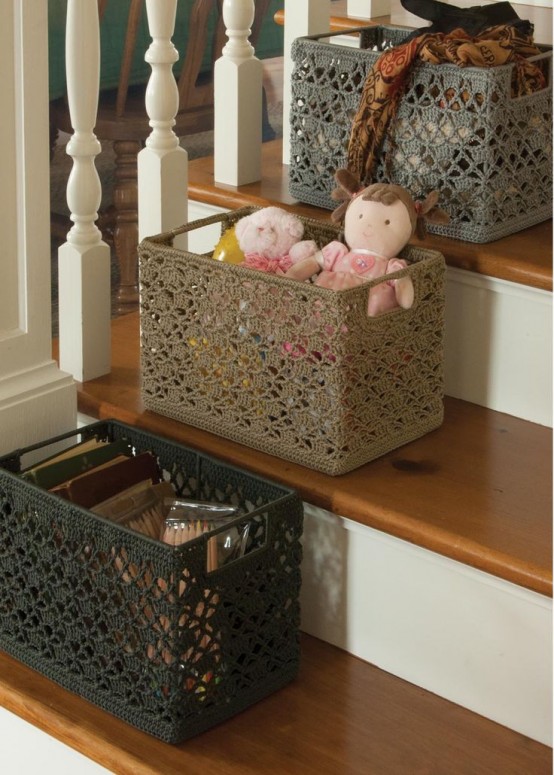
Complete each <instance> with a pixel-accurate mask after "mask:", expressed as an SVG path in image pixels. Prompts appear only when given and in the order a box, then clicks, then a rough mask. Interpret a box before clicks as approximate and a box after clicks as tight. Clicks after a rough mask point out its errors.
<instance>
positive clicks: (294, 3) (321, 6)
mask: <svg viewBox="0 0 554 775" xmlns="http://www.w3.org/2000/svg"><path fill="white" fill-rule="evenodd" d="M330 13H331V0H285V42H284V58H283V164H289V162H290V137H289V132H290V100H291V85H290V81H291V76H292V70H293V66H292V59H291V55H290V50H291V46H292V42H293V40H294V39H295V38H298V37H300V36H301V35H317V34H318V33H320V32H327V31H328V30H329V26H330V22H329V18H330Z"/></svg>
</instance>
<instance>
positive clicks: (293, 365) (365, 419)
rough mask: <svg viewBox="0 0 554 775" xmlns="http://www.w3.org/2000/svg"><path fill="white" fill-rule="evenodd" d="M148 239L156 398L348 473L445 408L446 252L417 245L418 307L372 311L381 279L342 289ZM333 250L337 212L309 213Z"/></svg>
mask: <svg viewBox="0 0 554 775" xmlns="http://www.w3.org/2000/svg"><path fill="white" fill-rule="evenodd" d="M254 209H255V208H242V209H240V210H236V211H233V212H231V213H227V214H222V215H217V216H213V217H211V218H206V219H203V220H200V221H194V222H192V223H190V224H188V225H186V226H183V227H181V228H179V229H176V230H175V231H173V232H170V233H166V234H162V235H158V236H155V237H151V238H148V239H145V240H143V242H142V243H141V245H140V246H139V261H140V286H141V369H142V377H141V379H142V397H143V402H144V405H145V406H146V407H147V408H148V409H151V410H153V411H155V412H158V413H160V414H163V415H167V416H169V417H172V418H174V419H176V420H180V421H182V422H184V423H189V424H190V425H194V426H197V427H200V428H203V429H205V430H208V431H211V432H213V433H216V434H219V435H221V436H225V437H227V438H230V439H233V440H234V441H238V442H240V443H242V444H245V445H248V446H249V447H253V448H255V449H259V450H263V451H265V452H268V453H270V454H272V455H276V456H278V457H281V458H284V459H287V460H292V461H295V462H296V463H300V464H302V465H304V466H307V467H309V468H313V469H316V470H319V471H323V472H325V473H328V474H333V475H335V474H343V473H346V472H347V471H350V470H352V469H353V468H356V467H358V466H360V465H362V464H363V463H366V462H368V461H370V460H372V459H374V458H376V457H378V456H380V455H383V454H384V453H386V452H388V451H390V450H392V449H394V448H396V447H399V446H401V445H402V444H405V443H406V442H409V441H412V440H413V439H415V438H417V437H419V436H421V435H423V434H425V433H427V432H428V431H430V430H433V429H435V428H436V427H437V426H439V425H440V424H441V422H442V419H443V329H444V258H443V256H442V254H440V253H437V252H436V251H430V250H426V249H421V248H415V247H408V248H406V249H405V251H404V252H403V253H402V256H403V258H405V259H407V261H408V262H409V266H408V267H407V268H405V269H403V270H401V271H400V272H399V273H395V274H394V275H392V274H391V275H388V276H387V277H386V279H390V278H394V277H400V276H404V275H406V274H409V275H410V277H411V278H412V282H413V284H414V286H415V302H414V305H413V307H412V308H411V309H408V310H404V309H400V308H398V309H394V310H391V311H390V312H388V313H385V314H383V315H380V316H378V317H368V315H367V303H368V293H369V290H370V289H371V288H372V287H374V286H375V285H376V284H378V282H380V281H384V280H385V278H381V279H380V280H379V279H378V280H374V281H373V282H371V283H365V284H364V285H363V286H360V287H357V288H354V289H349V290H343V291H333V290H330V289H327V288H321V287H318V286H316V285H313V284H310V283H305V282H298V281H295V280H292V279H290V278H285V277H278V276H276V275H272V274H266V273H264V272H261V271H258V270H256V269H250V268H246V267H243V266H240V265H239V266H236V265H233V264H228V263H222V262H220V261H216V260H214V259H213V258H211V257H210V254H206V255H195V254H193V253H191V252H186V251H183V250H180V249H177V248H175V247H173V238H174V236H176V235H177V234H182V233H186V232H191V231H192V230H194V229H197V228H202V227H205V226H209V225H211V224H214V223H221V229H222V231H225V230H226V229H228V228H230V227H231V226H232V225H233V224H234V223H235V222H236V221H237V220H238V219H239V218H241V217H242V216H244V215H247V214H248V213H251V212H253V210H254ZM301 220H302V221H303V224H304V229H305V231H304V236H305V238H306V239H313V240H315V241H316V243H317V244H318V245H319V246H320V247H322V246H323V245H325V244H326V243H327V242H329V241H330V240H332V239H336V238H337V237H338V234H339V232H338V229H337V228H336V227H335V226H334V225H332V224H331V223H324V222H320V221H316V220H312V219H309V218H301Z"/></svg>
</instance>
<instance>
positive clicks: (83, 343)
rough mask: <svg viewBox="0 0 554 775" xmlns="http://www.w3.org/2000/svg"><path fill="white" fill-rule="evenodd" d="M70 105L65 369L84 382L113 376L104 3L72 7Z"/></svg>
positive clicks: (63, 268)
mask: <svg viewBox="0 0 554 775" xmlns="http://www.w3.org/2000/svg"><path fill="white" fill-rule="evenodd" d="M65 54H66V73H67V98H68V104H69V111H70V116H71V125H72V127H73V129H74V133H73V135H72V137H71V139H70V141H69V143H68V145H67V153H68V154H69V155H70V156H72V158H73V167H72V170H71V173H70V176H69V180H68V184H67V203H68V206H69V210H70V213H71V216H70V217H71V220H72V221H73V224H74V225H73V227H72V228H71V230H70V231H69V233H68V235H67V242H66V243H65V244H64V245H62V246H61V248H60V249H59V252H58V263H59V322H60V326H59V327H60V333H59V348H60V366H61V368H62V369H63V370H64V371H67V372H69V373H70V374H72V375H73V376H74V378H75V379H76V380H78V381H80V382H82V381H84V380H88V379H93V378H95V377H98V376H100V375H102V374H106V373H107V372H109V370H110V360H111V358H110V341H111V340H110V317H111V300H110V250H109V248H108V246H107V245H106V244H105V243H104V242H103V241H102V235H101V234H100V231H99V229H98V228H97V226H96V224H95V221H96V219H97V217H98V208H99V206H100V199H101V186H100V179H99V177H98V173H97V171H96V166H95V161H94V160H95V157H96V156H97V154H98V153H99V152H100V150H101V149H100V143H99V142H98V140H97V139H96V136H95V135H94V132H93V129H94V125H95V123H96V112H97V109H98V93H99V75H100V33H99V21H98V5H97V0H68V5H67V24H66V50H65Z"/></svg>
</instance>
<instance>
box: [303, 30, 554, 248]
mask: <svg viewBox="0 0 554 775" xmlns="http://www.w3.org/2000/svg"><path fill="white" fill-rule="evenodd" d="M354 32H355V33H356V34H357V35H359V40H360V47H359V48H351V47H349V46H344V45H338V44H336V43H331V42H329V40H330V39H332V38H333V37H336V36H333V35H329V34H326V35H324V36H322V35H319V36H309V37H303V38H298V39H296V40H295V41H294V43H293V46H292V58H293V62H294V69H293V73H292V81H291V83H292V100H291V109H290V168H289V185H290V192H291V194H292V195H293V196H294V197H296V198H297V199H299V200H300V201H302V202H307V203H309V204H313V205H317V206H319V207H325V208H329V209H332V208H334V207H335V203H333V201H332V200H331V197H330V194H331V191H332V190H333V188H334V187H335V185H334V181H333V175H334V173H335V171H336V170H337V169H339V168H341V167H345V166H347V159H348V155H347V150H348V144H349V140H350V132H351V127H352V122H353V118H354V116H355V115H356V112H357V109H358V106H359V103H360V97H361V93H362V89H363V86H364V83H365V80H366V76H367V74H368V72H369V71H370V69H371V68H372V66H373V65H374V64H375V62H376V61H377V59H378V57H379V56H380V55H381V52H382V51H383V50H384V49H386V48H389V47H390V46H397V45H399V44H400V43H402V41H403V40H404V39H405V37H406V36H407V34H408V33H409V32H410V30H407V29H405V28H398V27H385V26H381V27H380V26H376V27H366V28H356V29H355V30H354ZM540 48H541V52H542V53H541V54H540V55H539V56H538V57H535V58H534V61H536V62H537V63H538V64H539V65H541V68H542V69H543V70H544V72H545V74H546V76H547V79H548V82H547V83H548V85H547V86H546V88H544V89H541V90H540V91H536V92H531V93H529V94H526V95H525V96H521V97H512V96H511V79H512V71H513V68H514V65H511V64H510V65H503V66H499V67H490V68H479V67H463V68H462V67H458V66H457V65H455V64H439V65H432V64H427V63H423V62H417V63H416V64H415V65H414V66H413V68H412V70H411V72H410V75H409V77H408V80H407V84H406V88H405V91H404V93H403V96H402V98H401V100H400V104H399V108H398V112H397V115H396V118H395V120H394V122H392V124H391V125H390V126H389V128H388V130H387V134H386V135H385V139H384V142H383V144H382V146H381V149H380V151H379V152H378V155H377V159H376V165H375V168H374V175H373V180H374V181H386V182H393V183H396V184H398V185H401V186H404V187H405V188H407V189H409V190H410V191H411V193H412V195H413V196H414V197H416V198H417V197H421V196H424V195H426V194H428V193H429V192H430V191H432V190H433V189H436V190H438V191H439V192H440V204H441V207H443V208H444V209H445V210H446V211H447V212H448V213H449V215H450V223H449V224H447V225H434V224H429V231H431V232H434V233H437V234H442V235H444V236H448V237H454V238H456V239H463V240H466V241H468V242H490V241H492V240H496V239H498V238H500V237H504V236H507V235H509V234H512V233H513V232H516V231H519V230H521V229H524V228H527V227H528V226H532V225H533V224H536V223H539V222H541V221H544V220H547V219H549V218H551V217H552V80H551V70H550V68H551V64H552V50H551V48H547V47H540ZM368 182H372V181H368Z"/></svg>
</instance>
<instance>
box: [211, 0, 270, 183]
mask: <svg viewBox="0 0 554 775" xmlns="http://www.w3.org/2000/svg"><path fill="white" fill-rule="evenodd" d="M254 11H255V8H254V2H253V0H223V21H224V24H225V27H226V34H227V37H228V39H229V40H228V42H227V43H226V44H225V46H224V47H223V51H222V52H221V53H222V55H221V57H220V58H219V59H218V60H217V61H216V63H215V68H214V130H215V132H214V135H215V136H214V171H215V179H216V180H217V181H219V182H221V183H226V184H228V185H233V186H241V185H243V184H245V183H252V182H253V181H256V180H259V179H260V177H261V152H262V63H261V62H260V60H259V59H257V58H256V56H255V54H254V49H253V47H252V45H251V44H250V42H249V40H248V38H249V36H250V33H251V29H250V28H251V25H252V22H253V21H254Z"/></svg>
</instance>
